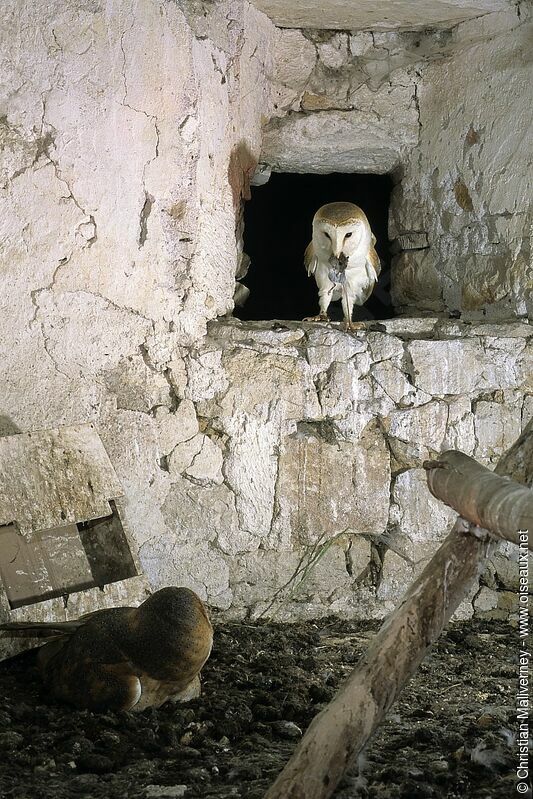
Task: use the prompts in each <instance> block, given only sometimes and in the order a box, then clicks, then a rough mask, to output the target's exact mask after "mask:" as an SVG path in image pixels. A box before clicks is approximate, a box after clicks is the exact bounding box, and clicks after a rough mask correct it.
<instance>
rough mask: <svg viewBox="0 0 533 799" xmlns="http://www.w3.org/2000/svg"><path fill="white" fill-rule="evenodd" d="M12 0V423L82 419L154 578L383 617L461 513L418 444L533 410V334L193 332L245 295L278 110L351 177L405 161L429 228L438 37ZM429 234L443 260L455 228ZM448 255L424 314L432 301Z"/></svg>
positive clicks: (6, 290)
mask: <svg viewBox="0 0 533 799" xmlns="http://www.w3.org/2000/svg"><path fill="white" fill-rule="evenodd" d="M3 12H4V22H5V24H4V34H3V42H2V48H1V50H0V52H1V58H2V81H3V82H2V86H1V93H0V140H1V143H2V161H1V169H0V238H1V243H2V248H1V257H2V261H1V264H0V273H1V278H2V291H1V295H0V296H1V310H2V312H1V314H0V349H1V352H0V371H1V375H0V378H1V381H2V382H1V385H2V395H1V398H0V402H1V404H0V435H2V434H6V433H11V432H16V431H17V430H22V431H29V430H34V429H39V428H50V427H57V426H58V425H62V424H73V423H84V422H93V423H94V424H95V425H96V427H97V429H98V431H99V433H100V435H101V437H102V440H103V441H104V444H105V446H106V449H107V451H108V453H109V455H110V458H111V461H112V463H113V465H114V467H115V469H116V471H117V474H118V476H119V479H120V481H121V484H122V486H123V488H124V491H125V500H124V507H123V513H124V516H125V518H126V521H127V523H128V526H129V528H130V529H131V533H132V537H133V540H134V542H135V545H136V546H137V547H138V550H139V558H140V561H141V565H142V566H143V568H144V570H145V571H146V574H147V576H148V578H149V580H150V582H151V584H152V586H153V587H158V586H160V585H164V584H169V583H178V584H179V583H183V584H186V585H189V586H191V587H193V588H195V589H196V590H197V591H199V593H200V594H201V595H202V596H203V597H204V598H207V599H208V600H209V602H211V603H212V604H213V605H215V606H217V607H219V608H221V609H224V610H225V611H226V612H227V613H228V614H232V615H235V616H242V615H244V614H246V613H247V612H253V613H261V612H268V613H273V612H277V613H278V615H280V616H282V617H290V616H291V614H292V615H293V616H294V615H296V614H297V615H299V616H303V615H323V614H325V613H330V612H335V611H337V612H342V613H349V614H359V615H380V614H382V613H384V612H386V611H387V610H389V609H390V608H391V607H393V605H394V603H395V602H396V601H397V599H398V597H399V595H400V593H401V592H402V590H403V588H404V586H405V585H406V584H407V582H409V580H410V579H411V577H412V574H413V573H414V571H416V569H417V568H419V567H420V564H421V561H423V559H424V558H425V557H426V556H427V555H428V554H429V553H430V552H431V551H432V550H433V548H434V547H435V546H436V544H437V541H438V538H439V537H440V536H441V535H442V534H443V533H444V531H445V530H446V528H447V524H448V522H449V518H450V514H449V513H448V512H447V511H446V510H445V509H444V508H442V507H440V506H438V505H437V503H436V502H435V501H433V500H432V498H431V497H430V495H429V494H428V492H427V491H426V490H425V488H424V486H423V475H422V472H421V470H420V464H421V461H422V460H423V458H425V457H426V456H427V455H428V454H433V453H435V452H438V451H439V450H440V449H441V447H442V446H460V447H461V449H463V450H465V451H467V452H469V453H472V454H474V455H475V456H476V457H479V458H480V459H481V460H482V461H484V462H487V463H491V462H493V461H494V460H496V459H497V457H498V455H499V454H500V453H501V451H502V450H503V449H504V448H505V447H506V446H508V444H509V443H511V441H512V440H513V439H514V438H515V437H516V435H517V434H518V431H519V427H520V424H521V423H522V421H523V419H525V417H526V416H529V415H531V413H532V407H531V398H529V399H526V391H527V390H528V389H527V386H526V382H525V375H526V374H527V372H528V361H527V360H526V357H527V356H526V349H525V347H526V339H527V335H528V331H527V328H525V326H520V325H516V326H515V325H510V326H507V327H504V328H502V327H494V328H490V327H489V328H475V327H471V328H470V327H468V326H465V325H463V324H459V323H457V324H456V323H444V322H440V323H437V322H436V321H435V320H423V321H411V322H407V321H405V322H403V321H402V322H388V323H387V324H386V325H385V326H384V330H381V331H379V330H378V331H374V332H370V333H368V335H358V336H357V337H354V336H350V335H346V334H342V333H340V332H339V331H337V330H336V329H329V328H324V327H322V326H314V327H313V326H308V327H303V328H302V327H301V326H296V325H291V324H287V325H284V326H283V327H277V328H273V329H270V326H269V325H261V324H258V325H255V326H250V327H248V328H247V327H246V326H243V325H240V324H238V323H235V324H234V323H232V322H228V323H217V322H213V323H212V327H211V329H210V334H209V336H208V337H207V338H204V334H205V331H206V329H207V323H208V322H209V320H215V319H216V318H217V317H219V316H220V315H223V314H224V313H226V312H228V311H229V310H231V307H232V297H233V291H234V284H235V275H236V273H237V274H239V269H240V268H241V267H242V262H241V259H240V255H241V253H240V243H239V242H240V236H239V232H240V226H241V223H242V219H241V207H240V206H241V198H242V197H243V196H246V195H247V192H248V181H249V179H250V177H251V175H252V174H253V171H254V169H255V166H256V162H257V160H258V158H259V156H260V147H261V127H262V125H263V124H264V123H265V122H266V120H268V119H269V118H271V117H273V118H274V121H273V122H272V123H271V124H269V125H268V127H267V128H266V133H265V139H264V145H265V150H264V152H269V153H270V157H271V160H272V159H273V158H274V154H275V153H277V155H276V158H278V161H276V162H275V164H276V165H277V168H287V169H288V168H289V166H290V164H292V165H293V166H295V165H296V166H295V168H303V167H304V166H305V167H306V171H307V166H306V165H308V164H311V165H313V164H314V168H316V169H317V170H318V169H320V168H322V167H324V165H326V166H327V168H328V169H330V168H344V167H343V166H339V165H338V162H334V161H333V160H331V159H332V155H331V153H333V152H336V153H337V157H339V158H340V155H339V154H342V153H344V154H345V155H346V154H347V155H346V158H347V160H346V162H345V168H346V169H348V168H349V163H353V160H354V158H359V159H360V158H362V157H363V155H364V154H365V153H366V157H367V159H368V160H367V164H366V168H368V169H369V170H379V171H385V170H388V169H391V168H394V167H397V166H398V165H399V164H401V163H405V164H408V165H409V169H411V171H410V172H409V173H407V172H406V174H405V178H404V181H403V183H402V191H405V197H404V199H402V198H401V197H400V195H398V196H397V202H396V204H395V208H396V211H395V223H394V224H395V225H397V226H401V225H403V227H402V228H401V230H400V228H398V238H399V239H401V241H404V242H405V241H407V239H408V240H409V242H410V246H412V244H413V241H419V240H420V239H424V236H425V235H426V233H427V236H428V237H430V236H433V233H432V232H431V231H432V230H433V229H429V227H428V228H426V227H424V226H422V223H420V226H418V223H417V226H416V227H413V224H414V223H412V220H413V218H414V217H413V216H412V215H411V217H410V220H411V227H409V226H408V224H407V222H404V221H402V219H401V218H400V216H399V213H400V210H398V209H401V208H402V207H403V206H404V205H405V207H406V208H409V207H411V208H412V209H413V214H414V212H415V210H417V213H418V212H419V211H420V208H419V205H418V201H417V200H416V196H417V195H415V187H416V186H417V174H418V173H417V171H416V169H417V166H416V165H417V164H418V165H419V168H422V167H420V164H423V167H424V170H427V168H428V167H427V164H429V163H430V162H429V157H430V154H431V149H430V146H429V145H428V144H427V143H423V138H420V141H421V143H422V144H421V149H420V155H417V156H416V158H415V157H414V156H413V155H412V153H414V152H415V149H414V148H416V147H417V145H418V142H419V136H421V135H422V134H421V130H422V131H423V129H424V124H425V125H426V127H427V129H428V130H431V128H430V122H429V121H426V122H425V121H424V120H426V117H429V115H430V110H429V108H430V106H429V105H427V106H426V110H425V111H424V112H422V109H421V106H420V107H419V87H420V86H421V85H422V84H421V83H420V81H421V78H420V76H419V75H418V74H417V70H418V66H417V64H419V62H420V52H421V51H423V53H425V54H426V55H425V56H424V58H425V62H424V63H425V66H426V68H427V70H429V69H435V70H436V72H435V78H434V83H435V86H436V87H437V88H438V86H439V85H440V84H439V80H441V79H442V80H443V81H444V73H438V69H440V68H442V69H444V68H446V69H448V66H449V63H451V62H447V61H446V63H447V64H448V66H447V67H444V63H445V59H444V55H443V52H441V51H442V49H443V48H444V46H445V43H446V36H445V35H444V34H427V35H425V36H421V37H419V36H417V35H416V36H415V35H414V34H405V33H397V34H379V35H377V34H375V35H373V34H370V33H359V34H345V33H343V32H340V33H338V34H335V35H330V34H327V35H321V34H319V33H317V32H315V33H314V34H312V35H306V36H304V35H303V34H302V33H301V32H300V31H297V30H296V31H294V30H291V31H279V30H277V29H275V28H274V26H273V25H272V24H271V23H270V22H269V21H268V19H267V18H266V17H264V16H263V15H262V14H261V13H260V12H258V11H256V10H255V9H254V8H252V7H250V6H248V5H247V4H246V3H245V2H242V1H241V0H235V1H233V0H227V2H219V3H215V4H212V3H202V2H199V1H198V2H195V1H193V0H188V1H187V2H186V1H185V0H180V2H174V0H142V1H141V0H139V2H135V1H134V0H119V2H113V3H111V2H110V1H107V0H105V1H103V2H97V1H96V0H95V2H92V0H91V1H90V2H89V1H88V2H81V1H80V0H71V2H66V3H65V2H59V0H54V1H53V2H50V3H48V4H47V6H46V19H43V11H42V9H41V8H39V7H38V6H37V7H35V6H32V5H31V4H26V5H24V4H22V5H21V4H20V3H19V2H16V0H9V2H8V3H7V4H6V3H5V4H4V8H3ZM443 37H444V38H443ZM483 46H485V45H483ZM424 58H423V59H422V60H424ZM443 59H444V60H443ZM433 61H435V65H434V66H428V63H430V62H431V63H433ZM296 62H297V63H296ZM437 62H438V63H437ZM441 62H442V63H441ZM275 63H276V64H277V66H276V68H274V64H275ZM428 74H429V72H428ZM437 75H441V76H442V77H441V78H439V79H437ZM424 86H426V84H424ZM324 87H325V88H324ZM435 91H437V89H435ZM442 91H444V90H443V89H442ZM424 97H425V99H424V102H426V103H430V102H436V100H435V99H434V100H431V95H430V94H428V91H426V89H425V95H424ZM435 97H437V95H436V96H435ZM420 102H421V101H420ZM506 102H507V101H506ZM434 113H435V114H437V110H435V112H434ZM465 113H466V112H465ZM424 114H425V115H426V116H424ZM421 121H422V128H421V127H420V122H421ZM470 123H471V120H470V116H469V117H468V125H470ZM472 124H473V125H474V130H475V132H476V134H478V133H479V135H481V132H482V131H481V127H480V126H478V127H476V124H475V123H472ZM307 125H310V126H311V127H310V128H307V127H306V126H307ZM313 126H314V127H313ZM453 130H459V123H458V122H457V121H455V122H454V127H453ZM468 130H469V128H468V129H467V132H468ZM432 135H433V133H432ZM435 135H437V132H436V129H435ZM470 138H471V139H472V138H474V137H473V134H472V135H471V136H470ZM442 146H446V147H447V146H448V145H447V144H446V143H445V142H443V145H442ZM476 146H478V144H477V143H476V142H474V143H473V144H472V147H476ZM483 146H486V147H488V144H487V145H483ZM291 147H292V150H291V149H290V148H291ZM491 147H492V145H491ZM284 148H289V149H287V150H285V149H284ZM335 148H336V149H335ZM350 148H352V149H350ZM481 149H482V145H481V142H480V144H479V151H481ZM422 153H424V156H422ZM422 157H424V158H426V161H421V160H420V159H422ZM479 157H480V158H481V155H479ZM450 158H451V156H450ZM283 159H285V161H283ZM298 159H300V160H299V161H298ZM328 159H330V160H329V161H328ZM272 163H274V161H272ZM450 163H451V162H450ZM475 163H477V162H474V164H475ZM483 163H484V162H483ZM335 164H337V166H335ZM509 164H510V166H509V170H510V171H509V173H508V174H509V177H511V176H512V174H513V170H514V166H513V161H512V157H511V156H510V157H509ZM449 169H451V166H450V167H449ZM424 174H427V176H428V177H429V172H424ZM454 174H455V173H454ZM467 177H468V176H467ZM467 177H464V176H463V180H464V182H465V186H467V184H468V186H470V178H468V179H467ZM454 179H455V178H454ZM484 179H485V180H486V181H489V182H487V183H485V184H484V185H485V186H486V187H487V190H488V188H492V189H494V185H492V184H490V179H489V178H488V177H487V176H486V175H485V178H484ZM445 185H448V184H447V183H445ZM509 190H510V189H509ZM454 191H455V190H454ZM468 191H469V192H470V196H471V197H472V198H474V199H475V197H474V194H472V191H473V190H472V189H471V188H469V189H468ZM459 196H460V197H463V199H464V197H466V195H465V194H464V191H463V190H462V189H461V191H460V192H459ZM428 197H429V198H430V200H428V202H431V203H434V202H435V199H434V197H433V196H432V195H431V193H429V194H428ZM474 199H473V200H472V202H473V204H474V206H475V202H474ZM422 201H424V202H425V195H424V197H422V198H421V199H420V202H422ZM475 207H477V206H475ZM483 213H485V212H484V211H483ZM491 213H492V211H491ZM494 213H496V212H494ZM446 219H448V217H445V216H444V215H443V216H442V220H446ZM513 219H514V217H513V216H507V215H506V214H505V213H502V214H501V216H498V219H497V220H496V221H495V224H498V225H503V224H509V225H512V224H514V222H513ZM424 220H425V217H424ZM498 220H500V221H498ZM439 224H441V223H439ZM442 224H444V221H442ZM463 229H464V228H461V230H463ZM480 229H481V228H480ZM435 230H438V231H439V233H438V236H437V238H435V237H433V238H432V240H431V241H432V248H433V247H435V248H436V249H434V250H433V251H434V252H437V253H438V252H440V250H438V247H437V244H434V241H437V239H438V241H439V242H441V244H439V245H438V246H441V248H444V247H445V244H446V242H447V241H449V240H450V241H451V238H450V236H448V238H446V235H445V234H444V233H441V232H440V228H435ZM517 230H518V228H517ZM413 231H415V232H416V235H417V236H419V238H418V239H416V236H415V238H414V239H413V235H414V234H413ZM407 234H409V235H407ZM435 235H436V234H435ZM480 235H481V234H480ZM465 236H466V234H465ZM517 236H518V234H517ZM452 238H453V237H452ZM456 238H457V237H456ZM424 240H425V239H424ZM453 240H454V241H455V239H453ZM457 240H460V241H463V238H461V237H459V238H458V239H457ZM464 241H466V238H465V239H464ZM517 242H518V239H517ZM402 246H403V245H402ZM461 246H462V245H461ZM465 246H466V244H465ZM468 246H470V245H468ZM513 246H514V245H513ZM516 246H517V247H518V243H517V245H516ZM429 252H431V251H429ZM487 263H488V261H487ZM452 267H453V259H452V257H451V256H450V259H449V260H448V261H447V262H446V265H445V268H446V270H448V272H449V270H450V269H452ZM436 268H437V266H435V269H436ZM439 268H440V267H439ZM487 268H488V267H487ZM406 270H407V266H406V267H405V268H404V267H402V266H401V265H399V266H398V274H399V275H402V279H401V281H400V282H399V283H398V286H399V287H401V286H402V285H403V286H404V287H405V286H406V285H407V284H406V278H405V277H404V275H405V273H406ZM448 272H447V273H446V274H448ZM428 274H429V275H431V272H430V271H429V272H428ZM438 274H439V278H438V279H435V280H434V281H433V282H432V280H433V278H431V279H429V278H427V279H425V278H424V279H422V280H420V281H419V283H418V284H417V285H424V286H426V288H427V290H426V289H425V290H424V291H425V293H424V292H422V294H416V291H415V290H414V289H413V291H414V292H415V293H414V294H413V296H414V297H415V300H413V304H414V305H416V304H417V303H420V305H421V306H422V305H423V303H422V302H421V299H423V298H425V299H426V300H427V303H426V306H424V309H425V310H426V311H427V310H430V309H432V308H433V306H432V305H431V302H432V301H433V300H431V302H430V301H429V300H428V298H432V297H434V296H436V292H437V289H435V291H434V289H433V286H434V285H438V286H440V284H439V282H438V280H440V279H441V276H442V275H443V274H444V272H443V271H442V270H441V272H439V273H438ZM450 274H451V273H450ZM399 290H400V289H399V288H398V291H399ZM405 290H407V289H405ZM439 291H440V289H439ZM437 293H438V292H437ZM439 296H440V294H439ZM399 301H400V300H399ZM404 304H405V303H404ZM405 305H406V307H407V306H408V305H409V303H407V304H405ZM441 305H442V308H443V309H444V303H442V304H441ZM441 305H439V307H438V309H436V310H438V311H440V310H441ZM530 363H531V361H529V372H531V368H530ZM530 390H531V388H530V387H529V391H530ZM498 557H499V556H498ZM296 571H298V575H297V578H296V581H295V580H294V579H293V578H292V576H293V574H294V573H295V572H296ZM512 574H513V572H512V568H511V566H509V561H508V560H506V559H504V558H501V559H500V561H498V562H496V560H495V565H494V569H493V571H492V572H491V574H490V575H489V576H488V577H487V578H486V580H487V583H488V584H487V585H486V586H485V587H484V589H483V591H484V592H482V593H480V594H479V595H478V596H477V597H476V599H475V604H476V606H477V607H478V608H479V609H480V612H481V611H483V612H491V613H492V612H494V608H493V607H492V605H494V604H496V610H495V612H496V613H500V612H501V613H504V612H505V608H504V605H505V602H509V601H510V600H509V596H508V592H507V588H508V587H509V585H510V584H511V583H512V580H513V579H514V578H513V576H512ZM300 577H303V578H304V580H303V584H302V585H301V586H300V587H299V588H298V590H297V592H296V593H294V591H293V589H295V588H296V587H297V586H296V585H295V582H296V583H297V582H298V581H299V578H300ZM495 589H498V590H497V591H496V590H495ZM278 591H279V592H280V593H279V594H278V593H277V592H278ZM272 600H274V604H273V605H272V606H271V607H269V606H270V603H271V602H272ZM498 603H500V605H501V607H500V606H498ZM502 603H503V604H502ZM501 608H504V609H503V610H502V609H501ZM470 610H471V606H470Z"/></svg>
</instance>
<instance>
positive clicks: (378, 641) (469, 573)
mask: <svg viewBox="0 0 533 799" xmlns="http://www.w3.org/2000/svg"><path fill="white" fill-rule="evenodd" d="M532 451H533V423H530V424H529V425H528V427H527V428H526V430H525V431H524V433H523V434H522V436H521V437H520V439H519V440H518V441H517V442H516V444H515V445H514V446H513V447H512V448H511V450H510V451H509V452H508V453H506V454H505V455H504V456H503V458H502V459H501V460H500V463H499V466H500V467H501V468H502V469H505V470H506V473H507V475H508V476H509V477H511V478H515V479H516V480H517V481H521V480H522V481H523V479H524V477H525V476H526V475H529V476H530V475H531V471H532V470H531V465H529V466H528V465H527V464H526V466H524V464H525V462H526V460H527V457H529V456H530V455H531V452H532ZM484 532H486V531H484ZM496 543H497V542H495V541H494V539H492V538H491V537H490V536H489V535H488V534H481V535H480V534H479V530H478V528H476V527H473V526H471V525H469V524H468V523H467V522H465V521H464V520H463V519H461V518H459V519H458V520H457V522H456V523H455V525H454V527H453V529H452V531H451V532H450V534H449V535H448V537H447V538H446V539H445V541H444V542H443V544H442V545H441V546H440V548H439V549H438V550H437V552H436V553H435V555H434V556H433V558H432V559H431V561H430V562H429V563H428V565H427V566H426V568H425V569H424V571H423V572H422V573H421V574H420V576H419V577H418V578H417V579H416V580H415V581H414V583H413V584H412V585H411V586H410V588H409V589H408V591H407V593H406V594H405V596H404V598H403V599H402V601H401V603H400V605H399V606H398V607H397V608H396V610H395V611H394V612H393V613H392V614H391V615H390V616H389V618H388V619H387V620H386V621H385V623H384V624H383V626H382V627H381V629H380V630H379V632H378V633H377V634H376V636H375V637H374V638H373V640H372V642H371V643H370V646H369V648H368V650H367V652H366V653H365V654H364V655H363V657H362V658H361V660H360V662H359V663H358V665H357V666H356V668H355V669H354V671H353V672H352V673H351V675H350V676H349V677H348V679H347V681H346V682H345V683H344V685H343V686H342V687H341V689H340V690H339V692H338V693H337V695H336V696H335V698H334V699H333V701H332V702H331V703H330V704H329V705H328V706H327V707H326V708H325V709H324V710H323V711H322V712H321V713H319V714H318V716H316V717H315V718H314V719H313V721H312V722H311V724H310V726H309V728H308V730H307V731H306V733H305V735H304V737H303V738H302V740H301V741H300V743H299V744H298V746H297V748H296V750H295V752H294V754H293V756H292V757H291V759H290V760H289V762H288V763H287V765H286V766H285V768H284V769H283V771H282V772H281V774H280V775H279V776H278V778H277V779H276V781H275V782H274V784H273V785H272V786H271V787H270V789H269V790H268V791H267V793H266V795H265V799H327V797H330V796H331V795H332V793H333V792H334V790H335V788H336V786H337V785H338V783H339V780H340V779H341V777H342V776H343V774H344V773H345V771H346V770H347V769H348V768H349V767H350V766H351V765H352V764H353V763H354V762H355V760H356V758H357V755H358V754H359V753H360V752H361V750H362V749H363V747H364V746H365V745H366V744H367V742H368V740H369V739H370V737H371V736H372V733H373V732H374V730H375V729H376V727H377V726H378V725H379V723H380V722H381V721H382V720H383V718H384V717H385V715H386V714H387V712H388V711H389V709H390V708H391V706H392V704H393V703H394V701H395V700H396V699H397V697H398V695H399V694H400V692H401V691H402V689H403V687H404V685H405V684H406V682H407V681H408V680H409V679H410V678H411V676H412V675H413V674H414V672H415V671H416V669H417V668H418V666H419V664H420V663H421V661H422V660H423V658H424V656H425V654H426V652H427V650H428V649H429V647H430V646H431V645H432V644H433V643H434V642H435V641H436V640H437V638H438V637H439V635H440V634H441V632H442V629H443V627H444V625H445V624H446V623H447V622H448V620H449V619H450V617H451V615H452V614H453V613H454V611H455V610H456V609H457V607H458V605H459V604H460V603H461V601H462V600H463V599H464V597H465V596H466V594H467V593H468V592H469V590H470V589H471V587H473V586H474V585H475V584H476V583H477V581H478V580H479V575H480V573H481V571H482V569H483V567H484V566H485V565H486V561H487V558H488V557H489V556H490V554H491V553H492V552H493V551H494V549H495V546H496Z"/></svg>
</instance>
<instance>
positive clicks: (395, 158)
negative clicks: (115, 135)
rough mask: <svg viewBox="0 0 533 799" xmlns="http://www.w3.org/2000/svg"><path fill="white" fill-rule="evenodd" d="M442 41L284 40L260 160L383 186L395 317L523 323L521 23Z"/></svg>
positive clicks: (526, 15) (525, 113) (526, 161)
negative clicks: (385, 182) (387, 190)
mask: <svg viewBox="0 0 533 799" xmlns="http://www.w3.org/2000/svg"><path fill="white" fill-rule="evenodd" d="M516 11H517V13H514V12H512V13H511V12H509V13H495V14H489V15H487V16H484V17H483V18H482V19H476V20H474V21H470V22H466V23H463V24H460V25H457V26H456V27H454V28H452V29H447V30H425V31H421V30H416V31H383V32H379V33H372V32H368V31H359V32H349V31H298V30H285V31H283V35H282V37H281V38H280V39H279V40H278V42H277V46H276V50H275V56H276V59H275V63H276V64H277V70H276V72H275V74H274V78H273V80H274V98H273V99H274V105H275V110H274V113H275V117H274V118H273V119H272V121H271V122H270V123H269V124H268V126H267V127H266V130H265V135H264V138H263V149H262V156H261V158H262V160H263V161H264V162H265V163H266V164H268V165H269V166H270V167H272V168H273V169H274V170H276V171H282V172H294V171H295V172H332V171H337V172H374V173H375V172H377V173H384V172H391V173H392V175H393V178H394V180H395V183H396V186H395V189H394V192H393V197H392V207H391V218H390V238H391V239H392V240H393V251H394V252H395V253H396V258H395V259H394V261H393V264H392V298H393V302H394V304H395V306H396V307H397V309H398V312H399V313H402V314H405V315H411V316H412V315H415V316H417V315H420V314H433V315H435V314H437V315H438V314H441V315H446V316H447V315H448V314H449V313H450V312H451V313H456V314H457V313H461V314H462V315H463V317H464V318H471V319H483V318H488V319H494V320H497V319H499V320H505V319H512V318H517V317H518V318H521V317H525V316H526V315H527V313H528V311H529V312H530V311H531V301H532V300H531V298H532V297H533V267H532V261H531V249H530V238H531V230H532V229H533V216H532V213H531V208H530V195H531V175H532V171H533V156H532V154H531V148H530V147H529V146H528V142H529V131H530V130H531V127H532V125H533V103H532V102H531V100H532V99H533V98H532V96H531V81H530V70H529V61H528V52H529V49H530V42H531V36H532V35H533V31H532V28H533V26H532V21H531V9H529V11H528V9H526V8H525V7H524V5H522V7H520V6H517V10H516Z"/></svg>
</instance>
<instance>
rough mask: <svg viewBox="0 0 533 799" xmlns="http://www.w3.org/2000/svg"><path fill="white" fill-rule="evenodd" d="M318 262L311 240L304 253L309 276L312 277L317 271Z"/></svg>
mask: <svg viewBox="0 0 533 799" xmlns="http://www.w3.org/2000/svg"><path fill="white" fill-rule="evenodd" d="M317 263H318V260H317V257H316V255H315V251H314V249H313V242H312V241H310V242H309V244H308V245H307V247H306V248H305V253H304V264H305V268H306V269H307V274H308V275H309V277H311V275H313V274H314V273H315V270H316V266H317Z"/></svg>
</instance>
